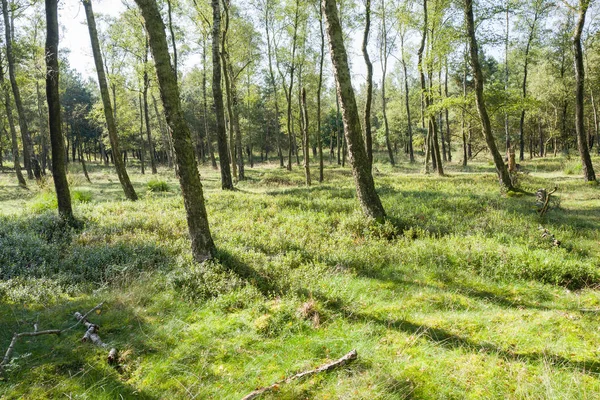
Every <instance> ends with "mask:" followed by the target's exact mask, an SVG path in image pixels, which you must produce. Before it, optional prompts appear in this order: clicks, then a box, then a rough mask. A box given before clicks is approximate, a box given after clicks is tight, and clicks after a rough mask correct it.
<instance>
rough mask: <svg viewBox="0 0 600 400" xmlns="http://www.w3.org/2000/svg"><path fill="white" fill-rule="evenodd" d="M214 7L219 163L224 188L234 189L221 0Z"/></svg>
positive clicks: (213, 56)
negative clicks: (224, 84) (224, 83)
mask: <svg viewBox="0 0 600 400" xmlns="http://www.w3.org/2000/svg"><path fill="white" fill-rule="evenodd" d="M212 9H213V26H212V58H213V84H212V90H213V98H214V103H215V117H216V120H217V149H218V151H219V165H220V167H221V187H222V188H223V190H233V181H232V179H231V168H230V166H229V161H230V158H229V149H228V148H227V134H226V133H225V105H224V103H223V89H221V51H220V50H221V49H220V44H221V6H220V4H219V0H212Z"/></svg>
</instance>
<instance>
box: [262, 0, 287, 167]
mask: <svg viewBox="0 0 600 400" xmlns="http://www.w3.org/2000/svg"><path fill="white" fill-rule="evenodd" d="M269 4H270V3H269V0H266V1H265V32H266V34H267V53H268V57H269V77H270V83H271V87H272V89H273V100H274V103H275V124H276V125H275V126H276V127H277V132H276V133H275V140H276V143H277V156H278V158H279V167H280V168H283V167H284V164H283V151H282V150H281V126H280V123H279V100H278V98H277V83H276V82H275V73H274V72H273V54H272V48H271V37H270V30H269V21H270V18H271V17H270V14H269ZM267 161H268V158H267Z"/></svg>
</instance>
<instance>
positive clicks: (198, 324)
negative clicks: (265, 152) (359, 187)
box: [0, 158, 600, 399]
mask: <svg viewBox="0 0 600 400" xmlns="http://www.w3.org/2000/svg"><path fill="white" fill-rule="evenodd" d="M595 161H596V168H597V169H598V170H600V159H596V160H595ZM523 167H524V169H525V171H526V173H525V174H522V175H521V176H520V178H519V179H520V184H521V187H523V188H524V189H525V190H526V191H528V192H531V193H534V192H535V191H536V190H537V189H538V188H552V187H554V186H555V185H558V191H557V193H556V194H555V195H553V198H555V199H556V200H557V201H553V202H551V207H550V210H549V211H548V213H547V214H546V215H545V216H544V217H540V216H539V215H538V213H537V212H536V210H537V208H538V207H537V206H536V200H535V196H532V195H520V196H514V195H512V196H511V195H507V194H505V193H502V192H501V191H500V190H499V186H498V182H497V178H496V177H495V175H494V172H493V167H492V166H491V165H490V164H489V163H487V162H479V163H474V164H472V165H471V166H469V167H468V168H466V169H463V168H462V167H460V166H457V165H449V166H447V167H446V170H447V173H448V176H446V177H437V176H435V175H431V176H424V175H422V174H421V173H420V171H419V169H420V166H418V165H415V166H411V165H409V164H406V163H402V164H401V166H400V167H396V168H391V167H390V166H389V165H385V164H377V165H376V171H375V180H376V185H377V188H378V191H379V193H380V196H381V198H382V201H383V204H384V206H385V208H386V210H387V212H388V215H389V219H388V220H387V221H386V223H385V224H383V225H378V224H374V223H370V222H367V221H365V219H364V218H363V217H362V215H361V213H360V210H359V207H358V203H357V200H356V198H355V190H354V187H353V181H352V178H351V173H350V171H349V169H348V168H346V169H342V168H337V167H333V166H327V167H326V170H325V183H323V184H315V185H314V186H313V187H311V188H307V187H305V186H304V185H303V181H304V177H303V172H302V170H301V168H300V167H297V166H294V171H293V172H291V173H289V172H287V171H284V170H281V169H279V168H276V167H274V166H271V167H266V166H257V167H256V168H253V169H251V168H247V170H246V174H247V178H248V179H247V180H246V181H244V182H240V183H239V184H238V185H237V187H238V189H239V190H237V191H235V192H223V191H221V190H220V182H219V173H218V171H215V170H212V169H210V168H204V167H203V168H202V170H201V173H202V177H203V182H204V186H205V195H206V199H207V209H208V215H209V219H210V223H211V230H212V234H213V237H214V239H215V242H216V244H217V246H218V249H219V250H218V251H219V254H218V259H219V261H218V262H212V263H208V264H205V265H196V264H194V263H193V262H192V261H191V256H190V244H189V239H188V238H187V227H186V221H185V213H184V210H183V203H182V199H181V196H180V191H179V186H178V183H177V181H176V179H175V177H174V176H173V174H172V173H171V172H169V171H166V170H161V171H160V173H159V176H158V177H157V176H151V175H149V174H146V175H141V174H139V173H138V172H136V171H137V167H134V166H130V167H129V172H130V174H131V176H132V180H133V181H134V185H135V187H136V189H137V191H138V194H140V197H141V199H140V200H139V201H138V202H135V203H132V202H127V201H125V200H124V196H123V194H122V192H121V190H120V186H119V183H118V180H117V178H116V175H115V173H114V172H113V170H112V169H109V168H105V167H103V166H98V165H91V166H90V169H91V179H92V182H93V183H92V184H91V185H90V184H87V183H86V182H85V180H84V178H83V176H82V175H81V174H80V173H76V172H77V171H76V168H74V167H71V169H72V170H73V171H75V172H73V173H72V174H71V175H70V183H71V187H72V195H73V198H74V199H75V202H74V209H75V214H76V216H77V217H78V218H79V219H80V220H81V221H83V223H84V225H83V227H82V228H80V229H77V230H72V229H67V228H65V227H64V226H62V225H61V223H60V222H59V221H58V219H57V217H55V213H56V212H55V211H54V207H55V203H54V202H55V200H54V196H53V194H52V192H51V189H50V187H51V186H52V185H51V184H49V183H48V184H47V185H46V187H44V188H40V187H38V186H37V185H36V184H35V183H32V182H30V184H29V189H28V190H23V189H19V188H17V187H16V185H15V179H14V176H13V175H12V174H8V173H0V353H2V354H1V355H0V357H1V356H2V355H3V354H4V352H5V351H6V349H7V347H8V345H9V342H10V340H11V337H12V334H13V332H21V331H31V330H32V329H33V324H34V323H37V325H38V327H39V329H40V330H43V329H62V328H66V327H68V326H70V325H72V324H73V322H74V320H73V313H74V312H75V311H80V312H85V311H87V310H89V309H91V308H92V307H94V306H95V305H96V304H98V303H100V302H104V306H103V307H102V309H101V311H100V310H99V312H97V313H93V314H92V315H91V316H90V320H91V321H92V322H94V323H96V324H98V325H99V326H100V327H101V329H100V332H99V333H100V336H101V338H102V340H104V341H105V342H107V343H109V344H110V345H113V346H115V347H117V348H118V349H119V350H120V360H119V364H120V365H119V367H118V368H114V367H112V366H110V365H108V363H107V361H106V355H107V351H106V350H105V349H101V348H97V347H94V346H92V345H91V344H89V343H81V342H80V340H79V339H80V338H81V337H82V336H83V333H84V329H83V328H82V327H81V326H79V327H77V328H75V329H73V330H70V331H68V332H66V333H64V334H62V335H61V336H58V337H56V336H40V337H34V338H25V339H23V340H21V341H19V342H18V343H17V346H16V348H15V352H14V354H13V356H14V359H13V360H12V362H11V363H10V365H9V366H8V368H6V371H5V373H4V374H0V398H2V399H16V398H27V399H45V398H50V399H58V398H78V399H118V398H142V399H186V398H198V399H200V398H202V399H203V398H212V399H241V398H242V397H243V396H244V395H245V394H247V393H249V392H251V391H252V390H254V389H255V388H257V387H261V386H265V385H270V384H271V383H273V382H276V381H278V380H280V379H282V378H283V377H285V376H289V375H293V374H295V373H297V372H301V371H303V370H306V369H310V368H313V367H315V366H318V365H320V364H323V363H325V362H327V361H330V360H333V359H337V358H339V357H341V356H343V355H344V354H346V353H348V352H349V351H350V350H352V349H356V350H357V351H358V359H357V360H356V361H355V362H353V363H351V364H349V365H347V366H345V367H343V368H340V369H337V370H336V371H334V372H331V373H327V374H319V375H315V376H313V377H311V378H309V379H306V380H303V381H299V382H297V383H296V382H294V383H289V384H284V385H281V386H280V387H279V389H278V390H277V391H276V392H274V393H272V394H270V395H267V396H265V397H264V398H265V399H275V398H277V399H305V398H306V399H312V398H315V399H316V398H318V399H403V398H406V399H491V398H503V399H504V398H509V399H542V398H544V399H547V398H556V399H565V398H574V399H586V398H587V399H595V398H598V393H600V187H598V186H591V185H588V184H586V183H585V182H584V181H583V179H582V178H581V177H580V174H581V169H580V167H578V160H577V159H576V158H573V159H571V160H569V161H567V160H565V159H563V158H547V159H543V160H534V161H527V162H524V163H523ZM312 172H313V181H316V179H315V176H317V170H316V169H315V167H314V166H313V171H312ZM156 179H159V180H161V181H164V182H166V183H167V184H168V188H169V190H168V191H165V192H152V191H150V190H149V187H150V186H154V187H156V186H160V185H156V184H154V185H153V184H152V183H151V184H150V185H148V181H151V180H156ZM558 200H559V201H558ZM540 227H543V228H545V229H547V230H548V231H549V232H550V233H551V234H553V235H554V237H555V238H556V239H557V240H559V241H560V245H559V246H554V245H553V243H552V240H551V238H549V237H543V236H542V230H541V229H540Z"/></svg>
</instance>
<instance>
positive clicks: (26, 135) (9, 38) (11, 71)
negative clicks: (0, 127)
mask: <svg viewBox="0 0 600 400" xmlns="http://www.w3.org/2000/svg"><path fill="white" fill-rule="evenodd" d="M2 14H3V15H4V33H5V37H6V60H7V62H8V77H9V79H10V85H11V87H12V91H13V96H14V98H15V106H16V107H17V114H18V116H19V127H20V128H21V138H22V142H23V163H24V165H25V169H26V170H27V177H28V178H29V179H33V169H32V167H31V160H32V158H33V157H34V154H33V143H32V141H31V134H30V132H29V127H28V126H27V117H26V115H25V108H24V107H23V101H22V100H21V92H20V90H19V86H18V85H17V72H16V68H15V56H14V53H13V47H12V45H13V43H12V42H13V40H14V37H13V35H11V32H12V30H11V29H12V28H11V23H10V19H9V16H8V1H7V0H2Z"/></svg>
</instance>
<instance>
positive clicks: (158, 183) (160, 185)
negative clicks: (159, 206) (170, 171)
mask: <svg viewBox="0 0 600 400" xmlns="http://www.w3.org/2000/svg"><path fill="white" fill-rule="evenodd" d="M146 186H147V187H148V190H149V191H150V192H154V193H159V192H168V191H170V190H171V189H170V188H169V184H168V183H167V182H165V181H163V180H159V179H152V180H150V181H148V183H147V184H146Z"/></svg>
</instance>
